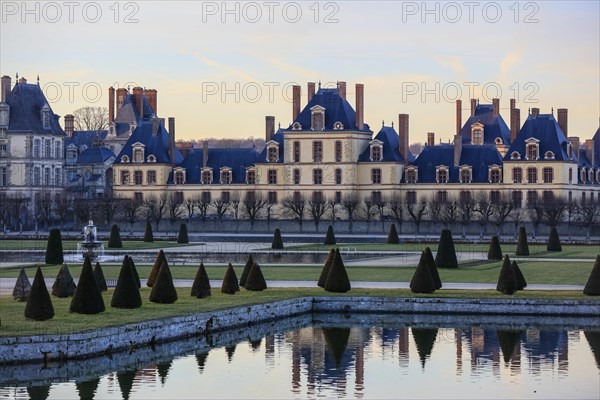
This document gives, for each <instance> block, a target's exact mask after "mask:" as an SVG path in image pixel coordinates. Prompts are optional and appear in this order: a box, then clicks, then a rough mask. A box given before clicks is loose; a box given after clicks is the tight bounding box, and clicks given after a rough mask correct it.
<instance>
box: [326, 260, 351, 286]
mask: <svg viewBox="0 0 600 400" xmlns="http://www.w3.org/2000/svg"><path fill="white" fill-rule="evenodd" d="M323 288H324V289H325V291H326V292H335V293H346V292H347V291H349V290H350V289H351V286H350V279H349V278H348V273H347V272H346V267H344V262H343V261H342V255H341V254H340V249H335V255H334V256H333V261H332V262H331V267H329V273H328V274H327V280H326V281H325V286H324V287H323Z"/></svg>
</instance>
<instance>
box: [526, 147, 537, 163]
mask: <svg viewBox="0 0 600 400" xmlns="http://www.w3.org/2000/svg"><path fill="white" fill-rule="evenodd" d="M537 158H538V146H537V144H528V145H527V159H528V160H537Z"/></svg>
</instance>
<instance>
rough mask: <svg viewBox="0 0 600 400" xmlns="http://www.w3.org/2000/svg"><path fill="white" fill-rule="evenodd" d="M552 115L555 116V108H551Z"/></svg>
mask: <svg viewBox="0 0 600 400" xmlns="http://www.w3.org/2000/svg"><path fill="white" fill-rule="evenodd" d="M551 112H552V115H554V107H552V108H551Z"/></svg>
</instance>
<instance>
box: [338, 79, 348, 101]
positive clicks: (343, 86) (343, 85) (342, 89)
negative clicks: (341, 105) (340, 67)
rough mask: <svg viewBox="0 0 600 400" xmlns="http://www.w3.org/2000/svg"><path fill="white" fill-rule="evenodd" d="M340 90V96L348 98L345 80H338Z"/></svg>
mask: <svg viewBox="0 0 600 400" xmlns="http://www.w3.org/2000/svg"><path fill="white" fill-rule="evenodd" d="M338 92H339V94H340V97H341V98H342V99H344V100H346V82H344V81H339V82H338Z"/></svg>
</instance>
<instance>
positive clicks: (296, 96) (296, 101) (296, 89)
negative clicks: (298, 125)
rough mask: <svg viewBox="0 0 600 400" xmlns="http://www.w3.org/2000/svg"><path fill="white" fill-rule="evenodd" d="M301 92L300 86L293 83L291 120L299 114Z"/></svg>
mask: <svg viewBox="0 0 600 400" xmlns="http://www.w3.org/2000/svg"><path fill="white" fill-rule="evenodd" d="M301 94H302V92H301V89H300V86H298V85H294V86H293V87H292V120H293V121H295V120H296V118H298V115H300V96H301Z"/></svg>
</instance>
